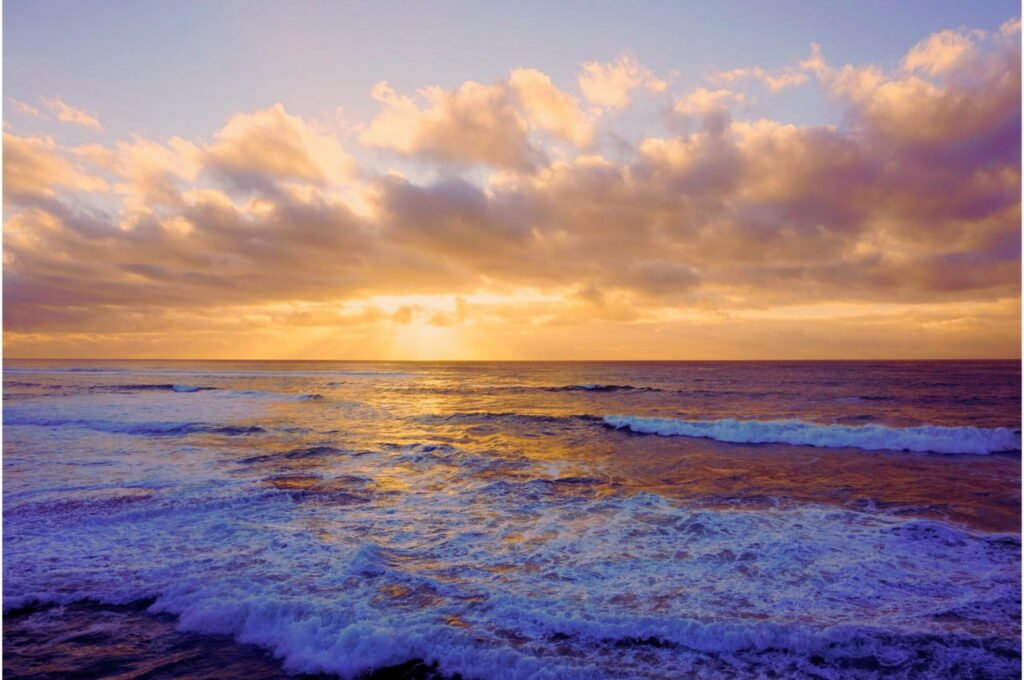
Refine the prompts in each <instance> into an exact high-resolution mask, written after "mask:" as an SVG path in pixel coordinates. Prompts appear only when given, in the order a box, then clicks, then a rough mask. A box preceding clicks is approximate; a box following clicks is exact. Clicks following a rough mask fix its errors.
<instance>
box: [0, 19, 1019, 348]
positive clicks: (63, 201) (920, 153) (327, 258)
mask: <svg viewBox="0 0 1024 680" xmlns="http://www.w3.org/2000/svg"><path fill="white" fill-rule="evenodd" d="M826 56H827V52H825V51H824V50H823V49H821V48H819V47H817V46H814V47H813V48H812V51H811V56H810V57H808V58H806V59H804V60H802V61H800V62H799V63H797V64H794V65H792V66H790V67H785V68H783V69H780V70H776V71H771V70H765V69H764V68H762V67H759V66H751V67H749V68H745V69H739V70H734V71H731V72H728V73H713V74H708V75H707V82H706V83H705V86H701V87H698V88H695V89H692V90H689V91H672V90H671V88H670V87H669V85H668V84H667V83H666V82H665V80H662V79H660V78H659V77H658V76H657V75H655V74H654V73H653V72H651V71H650V70H648V69H647V68H645V67H644V66H643V65H641V64H640V63H639V62H638V61H637V60H636V59H635V58H633V57H630V56H624V57H622V58H620V59H618V60H616V61H614V62H611V63H607V64H599V63H587V64H584V65H582V66H581V69H580V75H579V80H578V83H577V86H578V90H577V91H576V92H573V91H571V90H566V89H561V88H559V87H558V86H557V85H556V84H555V83H554V82H553V80H552V79H551V78H550V77H549V76H548V75H546V74H544V73H542V72H540V71H538V70H535V69H528V68H516V69H513V70H511V71H510V72H509V73H508V74H507V76H505V77H504V78H502V79H500V80H498V81H495V82H492V83H490V84H482V83H477V82H473V81H467V82H465V83H463V84H461V85H459V86H458V87H455V88H453V89H442V88H439V87H434V86H428V87H424V88H421V89H420V90H418V91H416V92H415V93H400V92H398V91H396V90H395V89H394V88H392V87H391V86H390V85H389V84H388V83H386V82H381V83H379V84H378V85H377V86H375V87H374V88H373V91H372V92H371V93H370V96H372V97H373V99H374V100H376V101H377V102H378V104H379V110H378V112H377V113H376V115H375V116H373V117H372V118H371V119H369V120H368V121H366V122H365V123H356V124H354V125H351V126H349V127H347V128H346V129H339V128H338V127H337V126H332V125H331V124H330V123H329V122H326V121H322V120H317V119H305V118H303V117H300V116H298V115H295V114H294V113H291V112H289V111H288V110H287V108H286V106H284V105H283V104H277V105H275V106H272V107H270V108H268V109H265V110H257V111H248V112H240V113H238V114H236V115H234V116H233V117H231V118H230V119H229V120H227V121H226V122H225V123H224V125H223V127H222V128H221V129H220V130H218V131H215V132H214V133H213V134H211V135H210V136H209V137H208V138H206V139H193V140H187V139H182V138H178V137H175V138H171V139H162V140H158V139H145V138H141V137H132V138H129V139H126V140H122V141H118V142H116V143H113V144H104V143H99V142H97V143H95V144H86V145H84V146H74V147H69V146H63V145H62V144H61V143H60V142H59V141H58V140H55V139H53V138H51V137H45V136H40V135H33V134H31V133H24V132H17V131H14V130H12V129H10V126H8V130H7V131H6V132H5V134H4V205H5V222H4V232H5V245H4V305H5V315H4V327H5V331H6V332H5V345H6V346H7V350H8V352H9V353H14V354H18V353H39V354H47V353H49V354H59V353H72V354H74V353H77V354H79V355H88V354H94V355H95V354H97V353H98V352H102V351H108V350H109V351H118V352H121V353H129V354H131V353H135V354H139V355H153V354H160V353H165V354H166V352H168V351H169V350H168V348H169V347H174V346H175V340H174V339H175V338H181V337H186V336H187V337H189V338H191V339H192V341H193V342H195V345H194V347H195V352H194V355H217V354H218V352H220V351H221V350H220V349H219V348H220V347H221V346H222V345H223V346H224V347H229V346H230V347H235V349H236V351H237V347H238V342H243V343H246V342H247V343H249V344H248V347H249V348H250V350H249V351H250V352H252V353H254V354H253V355H256V354H259V353H263V354H268V355H274V356H278V355H280V352H277V351H276V350H274V349H272V348H273V347H280V346H281V345H280V344H277V345H275V344H274V343H281V342H286V340H284V339H282V338H283V337H287V331H288V329H289V328H299V329H307V330H308V335H307V336H304V337H307V339H308V342H305V343H304V344H299V345H296V343H295V340H294V334H293V336H292V337H293V339H292V342H291V344H289V345H287V346H288V347H289V350H288V352H293V353H301V352H305V353H309V352H314V353H320V355H323V356H338V357H344V356H355V355H359V356H362V355H364V354H365V355H366V356H372V355H373V352H372V351H371V350H372V347H373V345H374V343H379V342H380V341H381V338H384V337H385V336H386V337H388V338H391V339H392V340H394V338H395V336H396V333H399V332H400V331H402V332H404V331H403V328H404V329H405V330H409V329H412V328H418V329H419V331H418V332H419V333H420V334H421V336H422V337H420V339H419V340H417V339H416V338H415V337H413V338H412V339H408V338H407V339H406V340H405V341H404V342H405V343H406V350H402V349H393V350H389V351H391V352H392V355H394V356H401V357H404V358H417V357H416V356H414V355H413V354H409V351H407V350H408V347H409V346H412V345H415V344H416V343H417V342H420V344H421V346H432V345H431V343H432V342H433V343H434V344H435V345H436V344H437V343H438V342H441V343H442V344H443V343H445V342H447V343H449V345H448V346H447V347H448V349H452V348H458V349H459V351H462V352H469V354H471V355H473V356H480V357H487V356H494V357H499V358H523V357H534V358H543V357H544V356H546V355H547V354H550V353H551V352H552V351H554V352H556V354H557V355H558V356H560V357H568V356H572V353H573V351H575V350H573V348H574V347H575V348H577V349H579V348H580V347H581V346H583V347H586V346H587V344H586V341H583V342H582V345H581V341H580V338H581V337H584V338H585V337H589V334H592V333H599V334H600V337H601V338H602V343H601V344H599V343H597V342H595V343H594V345H593V347H594V351H595V352H597V351H598V348H599V347H603V348H604V349H603V350H602V351H603V352H604V354H603V356H605V357H608V358H613V357H614V356H616V355H617V354H616V353H617V352H623V353H625V354H626V355H629V356H635V357H639V356H657V357H667V356H676V357H678V358H685V357H686V356H718V355H721V356H764V355H765V354H766V353H767V354H768V355H774V356H826V355H840V354H843V353H846V354H848V355H856V354H857V353H858V350H860V351H861V352H863V351H864V349H865V348H867V350H868V351H867V353H868V354H873V355H876V356H877V355H890V356H917V355H927V356H940V355H941V356H946V355H958V354H959V355H964V354H972V353H973V354H978V355H984V354H1001V355H1009V354H1016V353H1017V352H1018V351H1019V318H1020V252H1021V251H1020V220H1021V215H1020V206H1021V201H1020V199H1021V197H1020V186H1021V177H1020V160H1021V159H1020V135H1021V110H1020V97H1021V89H1020V87H1021V84H1020V23H1019V21H1009V22H1007V23H1006V24H1004V25H1003V26H1002V27H1001V28H1000V29H999V30H997V31H991V32H986V31H980V30H967V29H960V30H953V31H943V32H941V33H937V34H935V35H932V36H929V37H926V38H925V39H924V40H922V41H921V42H920V43H918V44H917V45H914V46H912V47H911V48H910V49H909V50H908V52H907V53H906V55H905V57H904V58H903V59H902V61H901V62H900V63H899V64H898V65H897V66H895V67H893V68H891V69H889V70H886V69H883V68H881V67H879V66H875V65H852V64H848V65H832V64H830V63H829V62H828V61H827V58H826ZM759 83H760V84H761V85H764V86H766V88H767V90H768V92H769V93H770V96H786V93H787V91H788V88H790V87H794V86H797V85H800V86H802V87H810V86H814V87H818V88H820V90H821V91H822V92H823V93H825V95H826V96H827V97H829V98H830V100H831V101H832V102H833V103H834V105H835V106H836V107H837V108H838V109H839V110H840V111H841V117H840V118H839V120H838V121H837V122H836V123H835V124H834V125H794V124H789V123H786V122H784V121H777V120H770V119H765V118H761V117H758V116H757V115H756V114H755V115H751V114H750V108H749V106H748V105H749V103H750V102H751V100H752V97H754V95H753V94H752V93H751V92H750V91H747V90H745V89H744V88H745V87H747V86H757V85H758V84H759ZM637 92H644V93H645V95H644V98H648V99H649V98H654V99H655V100H656V101H655V102H653V103H652V102H646V103H647V104H649V105H652V106H654V107H656V109H657V110H658V111H660V112H661V118H662V119H663V121H664V125H660V126H655V127H650V128H648V127H641V128H639V129H637V128H636V127H634V128H632V129H630V130H629V131H628V132H629V133H631V134H625V133H624V131H621V130H619V129H617V127H616V126H619V125H625V124H627V123H626V122H623V118H622V117H621V116H619V115H618V113H619V112H621V111H623V110H626V109H630V108H631V107H634V106H639V105H640V103H639V99H644V98H639V99H638V98H637V97H635V96H634V95H636V93H637ZM44 101H45V108H46V109H47V110H49V111H51V112H52V113H53V115H55V116H57V117H58V118H59V119H60V120H67V121H68V122H73V123H76V124H78V125H82V126H85V127H86V128H94V129H98V128H99V122H98V121H97V120H96V119H95V118H94V117H91V116H90V115H89V114H85V113H84V112H82V111H79V110H77V109H74V108H72V107H69V106H67V105H66V104H64V103H63V102H61V100H60V99H58V98H53V99H48V100H44ZM37 111H38V110H37ZM627 139H634V140H635V141H632V142H625V141H624V140H627ZM368 155H369V156H372V157H373V158H375V159H376V161H375V163H372V164H371V163H367V162H365V161H363V162H357V160H356V158H360V159H365V158H367V157H368ZM310 329H312V330H310ZM432 329H433V330H432ZM456 330H458V331H459V334H458V335H456ZM435 331H436V332H437V333H442V335H441V336H438V337H434V338H433V339H432V340H431V338H429V337H427V336H429V335H430V334H431V333H435ZM331 334H333V335H331ZM326 337H334V338H335V342H334V344H326V345H325V344H324V343H325V342H326V341H325V340H324V338H326ZM573 337H575V338H576V340H575V341H573V340H572V338H573ZM315 338H319V339H315ZM438 338H440V340H439V339H438ZM470 339H471V340H472V342H471V341H470ZM847 339H849V340H847ZM410 343H411V344H410ZM467 343H469V344H473V347H474V348H475V349H473V351H470V350H468V349H466V347H467ZM474 343H475V344H474ZM559 343H562V344H559ZM178 346H180V343H178ZM484 346H487V347H490V348H491V350H484V349H480V347H484ZM552 347H555V348H556V349H555V350H552V349H551V348H552ZM104 348H105V349H104ZM545 348H547V349H545ZM972 348H974V349H972ZM364 350H365V351H364ZM379 351H380V346H379V344H378V352H379ZM403 352H405V354H403ZM584 354H586V352H584ZM407 355H408V356H407ZM463 358H469V357H463Z"/></svg>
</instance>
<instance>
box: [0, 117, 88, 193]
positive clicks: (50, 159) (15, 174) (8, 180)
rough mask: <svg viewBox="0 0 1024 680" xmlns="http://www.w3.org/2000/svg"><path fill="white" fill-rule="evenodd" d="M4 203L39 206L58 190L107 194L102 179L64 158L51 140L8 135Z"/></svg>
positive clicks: (5, 138) (5, 158) (5, 136)
mask: <svg viewBox="0 0 1024 680" xmlns="http://www.w3.org/2000/svg"><path fill="white" fill-rule="evenodd" d="M3 176H4V202H5V203H7V202H12V203H35V202H36V201H37V200H38V199H41V198H42V199H49V198H52V197H54V196H55V195H56V190H57V188H58V187H61V188H65V189H71V190H74V191H79V192H85V193H92V192H102V191H106V190H107V183H106V182H104V181H103V179H102V178H100V177H97V176H95V175H93V174H90V173H87V172H84V171H83V170H82V169H81V168H79V167H76V166H75V165H74V164H72V163H71V162H70V161H69V160H68V159H67V158H65V157H64V155H62V154H61V150H60V148H59V147H58V146H57V144H56V143H55V142H54V141H53V140H52V139H50V138H48V137H19V136H18V135H14V134H11V133H7V132H5V133H4V175H3Z"/></svg>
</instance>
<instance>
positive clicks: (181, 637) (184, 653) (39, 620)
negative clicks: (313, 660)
mask: <svg viewBox="0 0 1024 680" xmlns="http://www.w3.org/2000/svg"><path fill="white" fill-rule="evenodd" d="M152 604H153V600H151V599H147V600H138V601H135V602H131V603H128V604H124V605H111V604H100V603H97V602H94V601H90V600H82V601H78V602H75V603H73V604H69V605H63V606H61V605H52V604H50V605H34V606H27V607H23V608H21V609H19V610H12V611H8V612H5V614H4V620H3V632H4V654H3V671H4V673H3V674H4V677H5V678H19V679H22V680H57V679H58V678H76V679H82V680H84V679H86V678H115V677H116V678H135V679H142V678H147V679H156V678H191V679H195V680H225V679H226V678H246V680H280V679H281V678H286V677H287V678H295V679H296V680H313V679H314V678H320V679H322V680H327V679H328V678H336V677H338V676H334V675H316V676H313V675H293V674H291V673H288V672H286V671H285V670H284V669H283V668H282V666H281V662H280V661H278V660H276V659H274V658H273V657H272V656H271V655H270V654H269V653H268V652H266V651H264V650H262V649H260V648H259V647H256V646H253V645H247V644H240V643H237V642H235V641H234V640H232V639H231V638H230V637H228V636H222V635H198V634H194V633H185V632H181V631H178V630H176V627H175V626H176V619H175V618H174V617H173V616H169V615H166V614H153V613H149V612H147V611H146V610H147V609H148V607H149V606H150V605H152ZM403 666H405V667H406V668H405V669H406V670H408V674H407V675H402V674H401V673H402V672H403V668H402V667H397V666H396V667H394V670H393V669H381V670H382V671H392V672H393V674H392V675H382V676H379V677H381V678H395V679H396V680H397V679H399V678H434V677H438V678H440V677H441V676H439V675H436V676H432V675H428V674H426V671H428V670H430V667H428V666H424V665H423V664H416V663H414V662H409V663H408V664H404V665H403ZM421 666H423V667H422V668H421Z"/></svg>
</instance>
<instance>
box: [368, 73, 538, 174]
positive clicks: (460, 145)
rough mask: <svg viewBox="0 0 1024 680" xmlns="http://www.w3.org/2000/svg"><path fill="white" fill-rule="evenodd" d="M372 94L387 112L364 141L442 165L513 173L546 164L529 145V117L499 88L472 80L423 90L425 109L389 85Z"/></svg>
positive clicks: (423, 105) (380, 117) (369, 129)
mask: <svg viewBox="0 0 1024 680" xmlns="http://www.w3.org/2000/svg"><path fill="white" fill-rule="evenodd" d="M372 95H373V98H374V99H376V100H377V101H378V102H380V103H381V105H382V107H383V110H382V111H381V112H380V113H379V114H378V115H377V116H376V117H375V118H374V119H373V120H372V121H371V122H370V124H369V126H368V127H367V129H366V130H365V131H364V132H363V134H362V136H361V137H360V140H361V141H362V142H363V143H364V144H367V145H369V146H376V147H382V148H386V149H391V150H393V151H397V152H399V153H401V154H405V155H408V156H422V157H424V158H427V159H430V160H434V161H439V162H442V163H453V164H456V165H476V164H482V165H492V166H494V167H498V168H508V169H513V170H530V169H532V168H533V167H534V166H536V165H537V164H539V163H541V162H542V160H543V153H542V152H541V151H540V150H539V149H537V148H535V147H534V146H533V145H532V144H531V142H530V139H529V129H528V126H527V122H526V120H525V118H524V117H523V116H522V115H520V113H519V112H518V111H517V110H516V108H515V106H514V105H513V103H512V100H511V98H510V97H509V92H508V90H507V88H506V87H504V86H503V85H502V84H500V83H499V84H494V85H482V84H480V83H476V82H473V81H468V82H466V83H463V84H462V85H461V86H460V87H459V88H458V89H456V90H453V91H445V90H443V89H441V88H439V87H428V88H424V89H422V90H420V91H419V99H420V100H421V101H422V108H421V105H420V103H418V102H417V100H416V98H413V97H408V96H403V95H400V94H398V93H397V92H395V90H394V89H392V88H391V86H390V85H388V84H387V83H386V82H381V83H378V84H377V85H376V86H374V88H373V92H372Z"/></svg>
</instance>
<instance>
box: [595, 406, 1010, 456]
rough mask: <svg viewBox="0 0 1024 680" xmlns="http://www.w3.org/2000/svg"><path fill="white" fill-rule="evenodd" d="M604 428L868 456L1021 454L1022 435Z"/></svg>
mask: <svg viewBox="0 0 1024 680" xmlns="http://www.w3.org/2000/svg"><path fill="white" fill-rule="evenodd" d="M604 422H605V424H607V425H609V426H610V427H613V428H615V429H626V430H629V431H631V432H636V433H638V434H655V435H660V436H663V437H698V438H705V439H715V440H717V441H721V442H730V443H736V444H793V445H798V446H818V447H827V448H855V449H864V450H866V451H880V450H893V451H916V452H920V453H969V454H979V455H983V454H990V453H999V452H1006V451H1020V448H1021V433H1020V430H1015V429H1011V428H1008V427H995V428H983V427H946V426H939V425H922V426H919V427H886V426H884V425H860V426H851V425H823V424H819V423H809V422H805V421H802V420H734V419H732V418H727V419H724V420H711V421H705V420H679V419H675V418H641V417H637V416H621V415H613V416H605V417H604Z"/></svg>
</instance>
